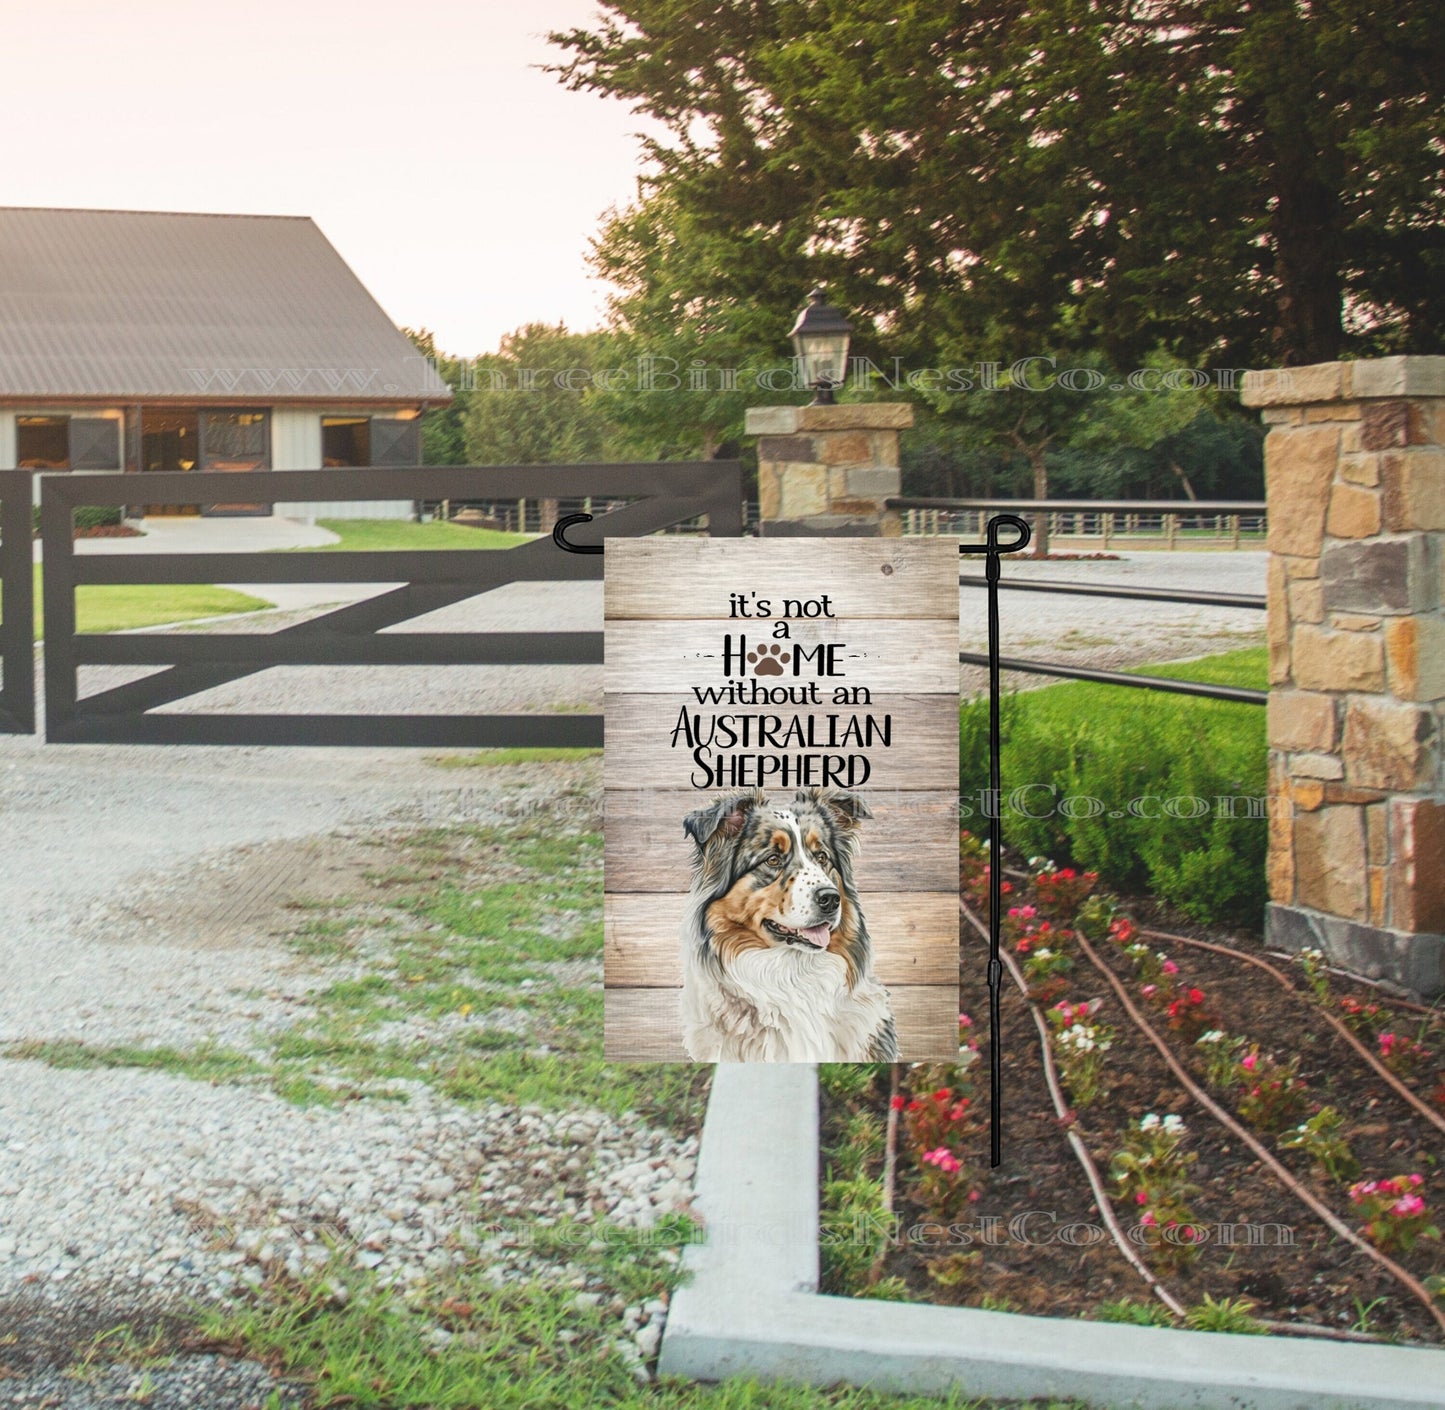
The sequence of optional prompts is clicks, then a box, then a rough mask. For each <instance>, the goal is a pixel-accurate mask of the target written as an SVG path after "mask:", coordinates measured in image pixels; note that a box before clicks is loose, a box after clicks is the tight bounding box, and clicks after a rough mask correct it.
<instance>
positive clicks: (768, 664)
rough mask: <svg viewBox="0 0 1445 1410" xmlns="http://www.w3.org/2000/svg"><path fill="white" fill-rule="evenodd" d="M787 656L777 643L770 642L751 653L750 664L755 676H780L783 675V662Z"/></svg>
mask: <svg viewBox="0 0 1445 1410" xmlns="http://www.w3.org/2000/svg"><path fill="white" fill-rule="evenodd" d="M787 654H788V653H787V652H786V651H784V650H783V648H782V647H781V646H779V645H778V644H777V643H776V642H770V643H768V645H766V646H758V647H754V648H753V650H751V651H749V652H748V664H749V665H751V666H752V668H753V674H754V675H755V676H780V675H782V674H783V661H784V659H785V658H786V657H787Z"/></svg>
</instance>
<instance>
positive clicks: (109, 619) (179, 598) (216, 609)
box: [35, 563, 271, 641]
mask: <svg viewBox="0 0 1445 1410" xmlns="http://www.w3.org/2000/svg"><path fill="white" fill-rule="evenodd" d="M270 606H271V604H270V603H269V602H266V601H265V600H264V599H262V598H259V597H251V596H249V595H247V594H246V593H244V592H232V591H231V590H230V589H229V588H218V587H209V586H206V585H205V584H189V585H185V586H180V587H176V586H172V585H171V584H168V583H143V584H140V585H138V586H135V587H123V586H109V585H106V586H98V585H91V586H85V587H80V588H77V589H76V593H75V616H76V626H77V628H78V630H80V631H82V632H123V631H130V630H132V629H133V628H136V627H159V626H164V625H165V624H166V623H169V622H191V621H194V620H195V619H196V618H198V617H226V616H230V615H231V614H233V613H236V612H259V611H261V610H262V608H265V607H270ZM44 627H45V623H44V613H43V607H42V603H41V600H40V564H38V563H37V564H36V565H35V639H36V640H37V641H39V640H40V639H41V638H42V637H43V636H44V635H45V630H44Z"/></svg>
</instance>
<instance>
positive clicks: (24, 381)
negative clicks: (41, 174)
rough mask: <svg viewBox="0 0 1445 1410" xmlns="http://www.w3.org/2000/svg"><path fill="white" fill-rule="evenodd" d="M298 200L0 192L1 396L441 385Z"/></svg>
mask: <svg viewBox="0 0 1445 1410" xmlns="http://www.w3.org/2000/svg"><path fill="white" fill-rule="evenodd" d="M450 395H451V393H450V392H449V391H448V390H447V388H446V386H445V385H444V384H443V383H442V382H441V380H440V379H439V378H438V377H437V375H436V373H435V372H434V371H433V370H432V368H431V367H430V366H429V365H428V364H427V363H426V362H425V361H424V360H423V359H422V358H421V357H420V356H418V355H417V352H416V350H415V348H413V347H412V345H411V342H410V341H409V340H408V339H407V337H406V336H405V334H403V333H402V332H401V331H400V330H399V329H398V328H397V327H396V325H395V324H393V323H392V321H391V320H390V319H389V318H388V317H387V316H386V314H385V313H384V312H383V311H382V309H381V306H380V305H379V304H378V303H377V302H376V300H375V299H373V298H372V297H371V295H370V294H369V293H368V292H367V291H366V289H365V288H364V287H363V285H362V283H361V281H360V280H359V279H358V278H357V277H356V275H355V274H353V273H352V272H351V269H350V268H349V267H348V266H347V264H346V262H345V260H343V259H342V258H341V256H340V255H339V254H337V253H336V251H335V249H333V248H332V246H331V243H330V242H329V241H328V240H327V239H326V237H325V236H324V235H323V234H322V233H321V231H320V230H319V229H318V228H317V227H316V225H315V223H314V222H313V221H312V220H311V219H310V218H309V217H306V216H269V215H263V216H256V215H182V214H172V213H168V212H157V211H101V210H45V209H25V208H13V207H12V208H5V207H0V397H3V398H5V399H7V400H12V401H13V400H14V399H15V398H17V397H19V398H34V399H36V400H37V401H39V400H51V399H55V398H71V397H84V398H95V397H103V398H115V399H117V400H119V399H126V400H146V399H150V398H172V399H176V398H184V399H186V400H191V401H217V400H225V399H229V400H231V401H235V402H265V401H273V400H274V401H283V400H295V399H307V400H330V401H335V402H338V403H341V402H358V401H360V402H366V401H390V402H397V401H408V400H412V401H420V400H430V401H444V400H446V399H447V398H449V397H450Z"/></svg>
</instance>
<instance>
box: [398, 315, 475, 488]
mask: <svg viewBox="0 0 1445 1410" xmlns="http://www.w3.org/2000/svg"><path fill="white" fill-rule="evenodd" d="M401 331H402V332H403V333H405V334H406V336H407V337H408V338H410V339H411V341H412V345H413V346H414V347H415V348H416V350H417V352H418V353H419V354H420V355H421V356H422V357H425V358H429V359H430V360H431V364H432V367H433V368H435V369H436V374H437V376H438V377H439V378H441V380H442V381H443V382H445V383H446V385H447V386H448V387H450V388H451V389H452V399H451V401H449V402H447V403H446V404H445V405H444V406H433V407H429V408H428V409H427V410H426V411H425V412H423V413H422V420H421V461H422V464H423V465H465V464H466V463H467V448H466V437H465V435H464V434H463V431H462V423H463V421H464V419H465V417H466V412H467V399H468V388H467V380H466V377H465V376H464V364H463V362H462V360H461V359H460V358H456V357H450V356H448V355H447V354H446V353H443V352H441V351H440V349H438V347H437V341H436V335H435V334H433V333H432V332H431V330H430V329H427V328H403V329H402V330H401Z"/></svg>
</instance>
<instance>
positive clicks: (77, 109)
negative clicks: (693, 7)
mask: <svg viewBox="0 0 1445 1410" xmlns="http://www.w3.org/2000/svg"><path fill="white" fill-rule="evenodd" d="M595 9H596V7H595V5H594V4H593V3H592V0H511V3H506V0H466V3H451V4H405V3H398V2H397V0H385V3H383V2H382V0H244V3H231V4H222V3H214V0H129V3H117V0H0V52H3V54H4V59H5V64H4V71H5V76H4V81H3V83H0V132H3V133H4V134H5V138H4V141H3V150H4V160H3V164H0V205H10V206H85V207H98V208H110V209H121V210H171V211H232V212H243V213H247V214H272V215H309V216H311V217H313V218H314V219H315V221H316V223H317V224H318V225H319V226H320V227H321V230H322V231H323V233H324V234H325V235H326V236H327V237H328V238H329V239H330V241H331V243H332V244H333V245H335V246H336V248H337V250H339V251H340V253H341V255H342V257H343V258H344V259H345V260H346V261H347V262H348V263H349V264H350V265H351V267H352V269H354V270H355V271H356V273H357V275H358V276H359V277H360V279H361V281H362V282H363V283H364V284H365V285H366V286H367V288H368V289H370V290H371V292H372V294H373V295H374V296H375V297H376V299H377V300H378V301H379V302H380V304H381V306H382V307H383V308H384V309H385V310H386V311H387V313H388V314H390V315H391V317H392V319H393V320H394V321H395V322H397V323H399V324H404V325H408V326H411V327H427V328H430V329H432V330H433V332H435V333H436V335H437V340H438V343H439V345H440V346H441V348H442V349H443V350H444V351H446V352H450V353H454V354H456V355H458V356H472V355H475V354H477V353H482V352H487V351H490V350H492V349H494V348H495V347H496V345H497V342H498V339H499V338H500V337H501V336H502V334H504V333H506V332H508V331H509V330H511V329H512V328H515V327H517V326H519V325H521V324H522V323H526V322H548V323H557V322H565V323H566V324H567V325H568V327H570V328H574V329H584V328H590V327H595V326H597V325H598V324H599V323H600V322H601V319H602V317H603V313H604V309H605V294H606V290H605V286H603V285H602V284H600V283H599V282H598V281H596V280H595V279H593V278H592V277H591V274H590V271H589V270H588V268H587V266H586V252H587V246H588V241H589V239H590V238H591V237H592V236H593V235H595V234H596V232H597V230H598V227H599V224H600V220H601V217H602V215H603V213H604V212H605V211H606V209H607V208H608V207H609V206H611V205H625V204H627V203H628V202H630V201H631V200H633V199H634V198H635V196H636V191H637V175H638V171H639V160H640V158H639V153H640V143H639V142H638V140H637V138H636V136H635V134H636V133H637V132H639V131H641V130H642V129H643V127H644V126H645V124H644V121H643V120H642V119H640V118H639V117H637V116H636V115H635V114H633V113H631V112H630V111H629V110H628V107H627V105H626V104H625V103H622V102H619V101H617V100H615V99H607V98H603V97H600V96H597V95H595V94H587V93H571V92H568V91H567V90H566V89H565V88H564V87H563V86H562V84H561V83H559V82H558V81H557V79H556V78H555V77H553V76H551V75H549V74H544V73H542V72H540V71H539V70H538V69H537V67H536V65H538V64H541V63H544V62H548V61H549V60H550V59H553V58H555V57H556V56H557V54H558V53H559V51H557V50H554V49H552V48H551V46H549V45H548V44H547V43H546V40H545V35H546V32H547V31H548V30H550V29H566V28H572V27H575V26H578V25H585V24H587V23H588V22H589V21H590V20H591V19H592V17H593V15H594V13H595Z"/></svg>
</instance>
